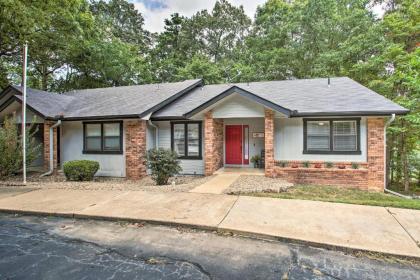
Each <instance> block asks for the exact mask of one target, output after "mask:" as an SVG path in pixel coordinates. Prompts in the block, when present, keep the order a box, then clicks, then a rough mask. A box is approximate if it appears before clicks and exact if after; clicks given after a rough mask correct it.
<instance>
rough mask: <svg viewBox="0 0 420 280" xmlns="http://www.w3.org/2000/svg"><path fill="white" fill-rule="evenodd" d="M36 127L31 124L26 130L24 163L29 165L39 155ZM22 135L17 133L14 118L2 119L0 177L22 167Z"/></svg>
mask: <svg viewBox="0 0 420 280" xmlns="http://www.w3.org/2000/svg"><path fill="white" fill-rule="evenodd" d="M36 132H37V130H36V127H35V125H34V124H32V125H31V126H30V127H29V128H28V129H27V130H26V165H27V166H29V165H30V164H31V163H32V162H33V161H34V160H35V159H36V157H37V156H38V155H39V152H40V148H41V145H40V144H36V140H35V137H34V135H35V133H36ZM22 142H23V141H22V136H21V135H20V134H19V131H18V126H17V125H16V118H15V117H10V118H6V119H5V120H4V123H3V125H2V126H0V155H1V157H0V177H6V176H10V175H13V174H15V173H17V172H18V171H19V170H21V169H22V162H23V161H22V158H23V156H22Z"/></svg>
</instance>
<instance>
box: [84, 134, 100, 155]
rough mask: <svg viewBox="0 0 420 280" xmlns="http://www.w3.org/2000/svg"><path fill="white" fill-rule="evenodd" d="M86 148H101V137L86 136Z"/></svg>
mask: <svg viewBox="0 0 420 280" xmlns="http://www.w3.org/2000/svg"><path fill="white" fill-rule="evenodd" d="M86 150H88V151H100V150H101V137H96V136H95V137H86Z"/></svg>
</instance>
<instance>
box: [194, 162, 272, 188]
mask: <svg viewBox="0 0 420 280" xmlns="http://www.w3.org/2000/svg"><path fill="white" fill-rule="evenodd" d="M241 175H253V176H264V170H263V169H258V168H244V167H241V168H238V167H222V168H220V169H219V170H217V171H216V172H215V173H214V177H213V178H212V179H210V180H209V181H207V182H205V183H204V184H202V185H199V186H198V187H196V188H194V189H192V190H191V191H190V192H193V193H212V194H223V192H224V190H226V189H227V188H229V186H230V185H232V183H233V182H235V181H236V180H237V179H238V178H239V177H240V176H241Z"/></svg>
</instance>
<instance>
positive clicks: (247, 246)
mask: <svg viewBox="0 0 420 280" xmlns="http://www.w3.org/2000/svg"><path fill="white" fill-rule="evenodd" d="M0 279H33V280H36V279H62V280H65V279H357V280H360V279H406V280H408V279H420V267H419V266H418V263H417V264H416V263H400V262H395V261H392V262H391V261H389V260H373V259H371V258H367V257H365V256H359V257H355V256H352V255H346V254H344V253H342V252H335V251H329V250H324V249H319V248H312V247H308V246H303V245H296V244H288V243H281V242H269V241H261V240H252V239H247V238H241V237H235V236H221V235H218V234H216V233H213V232H204V231H196V230H190V229H185V228H173V227H165V226H156V225H150V224H129V223H114V222H105V221H103V222H102V221H88V220H72V219H64V218H55V217H33V216H15V215H6V214H0Z"/></svg>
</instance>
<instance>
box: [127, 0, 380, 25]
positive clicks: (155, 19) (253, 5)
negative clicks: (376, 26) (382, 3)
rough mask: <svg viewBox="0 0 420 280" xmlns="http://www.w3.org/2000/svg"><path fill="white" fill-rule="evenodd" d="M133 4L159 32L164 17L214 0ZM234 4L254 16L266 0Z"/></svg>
mask: <svg viewBox="0 0 420 280" xmlns="http://www.w3.org/2000/svg"><path fill="white" fill-rule="evenodd" d="M129 1H130V2H132V3H133V4H134V6H135V7H136V9H137V10H138V11H140V12H141V13H142V15H143V17H144V21H145V28H146V29H147V30H149V31H151V32H161V31H163V28H164V25H165V24H164V19H165V18H169V16H170V15H171V14H173V13H179V14H181V15H183V16H192V15H193V14H195V13H196V12H198V11H200V10H204V9H207V10H211V9H212V8H213V6H214V3H215V2H216V1H215V0H129ZM229 2H230V3H231V4H233V5H235V6H239V5H242V6H243V7H244V10H245V13H246V14H247V15H248V16H249V17H250V18H251V19H253V18H254V15H255V12H256V10H257V7H258V6H259V5H262V4H263V3H264V2H266V0H230V1H229ZM373 12H374V13H375V14H376V15H378V16H382V13H383V12H382V9H381V7H379V6H376V7H374V8H373Z"/></svg>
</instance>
